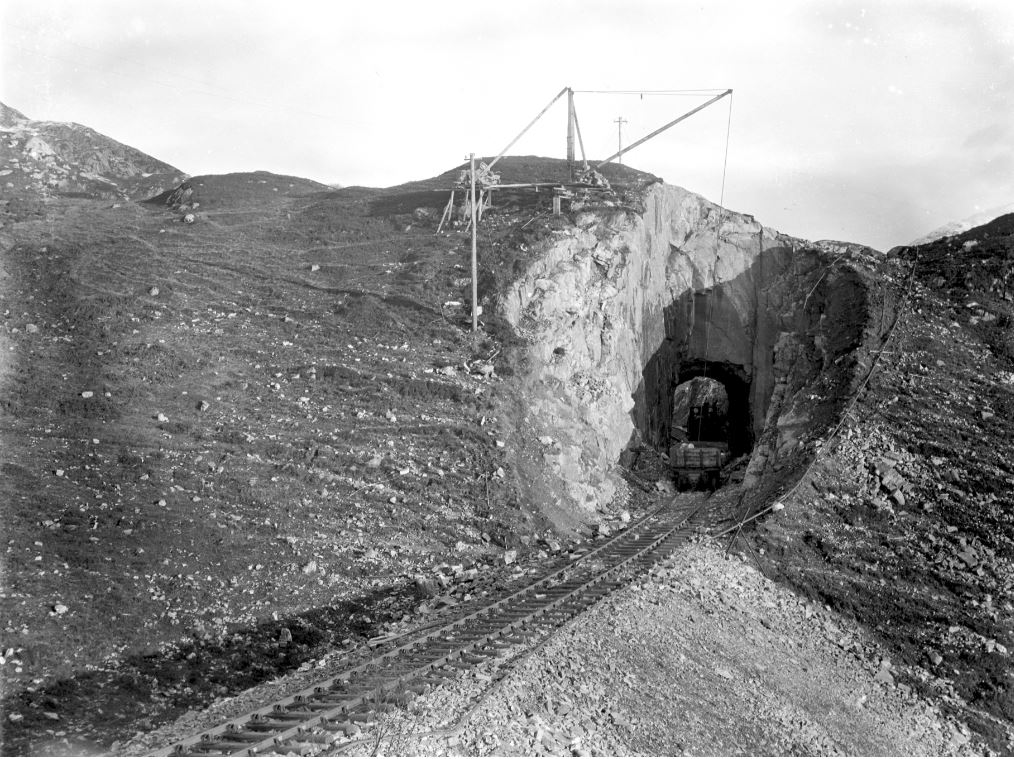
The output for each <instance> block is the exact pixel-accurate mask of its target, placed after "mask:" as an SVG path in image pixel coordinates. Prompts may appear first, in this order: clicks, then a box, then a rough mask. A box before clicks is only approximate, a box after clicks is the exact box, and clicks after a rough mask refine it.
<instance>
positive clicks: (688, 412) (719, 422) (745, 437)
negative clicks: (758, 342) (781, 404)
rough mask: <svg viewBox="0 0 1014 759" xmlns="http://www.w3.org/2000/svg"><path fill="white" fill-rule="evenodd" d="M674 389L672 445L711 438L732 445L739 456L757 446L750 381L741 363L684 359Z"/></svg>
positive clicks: (732, 448)
mask: <svg viewBox="0 0 1014 759" xmlns="http://www.w3.org/2000/svg"><path fill="white" fill-rule="evenodd" d="M675 381H676V385H675V387H674V388H673V391H672V406H671V408H672V420H671V422H670V426H669V430H670V433H669V438H670V445H672V444H676V443H683V442H691V443H692V442H696V441H711V442H721V443H725V444H727V445H728V446H729V453H730V454H731V455H732V456H733V457H734V458H735V457H737V456H742V455H743V454H745V453H749V452H750V450H751V449H752V448H753V442H754V432H753V420H752V417H751V413H750V382H749V380H748V378H747V375H746V372H745V370H744V369H743V367H741V366H736V365H734V364H727V363H724V362H716V361H684V362H683V363H682V364H681V365H680V367H679V372H678V374H677V375H676V377H675Z"/></svg>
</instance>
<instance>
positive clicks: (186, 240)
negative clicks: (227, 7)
mask: <svg viewBox="0 0 1014 759" xmlns="http://www.w3.org/2000/svg"><path fill="white" fill-rule="evenodd" d="M202 179H206V180H207V181H195V190H196V193H195V196H194V200H196V201H198V202H200V203H201V207H200V209H199V212H198V213H199V220H198V223H196V224H193V225H185V224H182V223H180V221H179V214H173V213H170V212H168V211H166V210H165V209H164V208H163V207H159V206H136V205H125V206H123V207H121V208H116V209H114V208H111V207H110V205H109V203H103V202H98V201H86V200H68V199H65V200H59V201H54V202H51V203H49V204H47V205H41V204H34V203H32V202H31V201H26V202H22V203H19V204H15V205H14V206H13V207H12V208H10V209H9V214H8V216H7V218H6V221H7V222H8V225H7V230H8V231H10V232H11V237H12V239H13V240H14V243H15V244H14V246H13V248H12V249H11V251H10V252H9V253H7V254H6V258H5V262H4V263H5V266H6V268H7V270H8V273H9V275H10V277H11V279H10V281H9V285H10V286H9V287H8V288H7V292H6V293H5V294H4V302H3V305H2V308H3V310H8V311H9V313H8V314H7V316H6V326H7V328H8V330H9V332H10V337H11V339H12V340H13V341H14V343H15V345H16V356H17V360H16V368H15V373H14V375H13V376H12V377H11V382H10V383H9V392H8V393H7V394H6V396H5V397H4V409H3V410H4V416H3V426H4V443H5V445H4V451H3V460H2V471H3V478H2V480H0V488H2V491H0V499H2V500H3V502H4V503H5V504H7V507H6V509H5V518H6V522H5V527H6V530H5V531H6V534H7V536H8V537H7V540H6V541H5V542H7V552H6V556H5V567H4V570H5V578H4V588H3V596H2V598H0V603H2V605H3V608H4V612H5V614H4V617H5V619H6V620H7V623H6V629H5V631H4V641H5V645H6V646H8V647H9V648H10V649H11V652H10V655H9V656H8V657H7V659H8V662H7V665H6V667H5V672H4V675H5V703H4V712H5V713H8V714H16V715H20V718H18V719H16V720H15V721H8V722H6V724H5V728H6V730H5V736H4V738H5V742H4V747H5V751H6V752H7V753H12V752H24V751H28V750H33V751H39V750H45V751H56V750H64V749H60V747H59V743H58V742H59V739H61V738H62V737H65V736H67V735H69V736H73V737H74V746H75V747H76V748H77V749H79V750H86V749H87V747H88V745H89V741H91V742H92V745H94V746H95V747H100V746H108V743H109V741H110V740H112V739H113V738H118V737H123V736H125V735H129V734H131V733H132V732H133V731H135V730H138V729H144V728H145V727H146V726H148V725H150V724H152V723H157V722H161V721H163V720H165V719H168V718H169V717H172V716H173V715H174V714H177V713H179V712H180V711H181V710H184V709H187V708H190V707H193V706H196V705H199V704H201V703H206V702H207V701H208V700H210V699H211V698H213V697H214V696H216V695H220V694H221V693H226V692H234V691H235V690H237V689H239V688H241V687H244V686H247V685H250V684H252V683H255V682H258V681H262V680H264V679H267V678H270V677H272V676H274V675H275V674H277V673H278V672H281V671H285V670H287V669H291V668H293V667H295V666H298V665H299V664H300V663H301V662H303V661H306V660H308V659H309V658H310V657H311V656H313V655H314V654H318V655H319V654H320V652H321V650H323V647H325V646H327V645H332V644H333V645H338V646H339V647H340V646H341V644H342V642H343V641H345V642H346V643H347V644H348V645H354V644H356V643H357V642H360V641H362V639H363V638H364V637H365V636H369V635H371V634H375V633H377V632H378V631H380V630H381V629H382V628H381V626H382V624H383V623H384V622H385V621H388V620H392V619H399V618H400V617H401V616H402V614H403V613H405V612H406V611H408V610H409V609H410V608H411V607H412V606H413V604H414V603H415V601H416V599H415V595H414V591H413V590H412V583H411V577H412V576H413V575H414V574H415V573H417V572H420V571H422V572H429V571H431V568H432V567H433V566H434V565H435V564H439V563H440V562H442V561H444V560H451V559H453V562H452V563H461V562H464V563H466V564H468V563H474V562H483V561H493V560H495V559H497V558H499V557H500V556H501V553H502V551H503V549H504V547H505V546H516V545H518V536H519V535H522V534H525V535H527V534H531V533H533V532H535V531H536V529H537V525H534V524H533V521H534V520H533V519H532V517H531V515H529V514H527V513H526V512H525V511H524V510H523V509H522V507H521V505H520V504H518V503H517V501H516V498H515V495H514V489H513V487H512V486H511V484H510V472H507V476H506V477H505V478H502V477H498V476H497V475H496V472H497V469H498V468H499V467H500V466H502V465H503V464H504V458H503V450H502V449H501V448H499V447H497V445H496V442H495V440H496V434H497V433H495V432H494V430H496V429H497V424H498V423H497V415H498V413H499V412H498V408H499V406H498V404H499V400H498V394H499V392H500V387H501V385H502V383H501V381H500V380H498V379H497V378H495V377H494V378H493V379H485V378H482V377H481V376H480V375H478V374H473V373H469V372H467V371H465V369H464V368H463V367H464V363H465V362H466V361H474V360H477V359H484V358H486V357H488V356H490V355H491V354H493V353H494V352H495V351H496V350H497V348H498V344H497V343H496V342H495V340H493V339H491V338H488V337H486V336H484V335H482V334H480V335H478V336H473V335H471V334H470V333H469V332H467V331H465V329H464V327H465V325H466V318H465V314H464V312H461V311H453V310H447V309H444V308H442V304H443V303H444V302H446V301H449V300H458V301H460V300H462V299H463V297H462V296H463V294H464V292H465V289H466V287H465V283H466V281H467V280H466V279H465V277H466V276H467V270H466V269H465V268H464V267H465V266H467V262H468V255H469V253H468V251H469V248H468V242H467V237H465V236H464V235H463V234H461V233H459V232H453V233H451V234H449V235H443V236H440V237H436V236H434V235H433V231H432V225H431V226H425V227H420V225H419V224H418V223H417V222H415V220H413V219H412V217H411V216H406V217H387V216H375V215H371V213H370V205H371V201H375V200H376V197H377V192H376V191H371V190H365V189H361V188H360V189H355V188H353V189H348V190H339V191H334V192H324V193H316V194H310V195H305V194H304V193H305V192H306V190H307V189H308V188H300V187H294V188H289V187H286V185H287V184H288V178H275V180H276V181H273V182H272V181H267V182H263V183H262V182H261V181H260V180H261V179H264V176H262V175H256V174H255V175H230V176H229V177H225V178H198V180H202ZM268 179H269V180H270V179H271V177H270V176H269V175H268ZM276 186H279V190H278V191H276V190H275V187H276ZM12 222H16V223H12ZM413 224H414V226H413ZM316 267H319V268H316ZM152 288H158V291H157V294H152V293H153V292H154V291H153V290H152ZM30 324H31V325H35V327H37V328H38V331H37V332H36V331H33V332H28V331H27V330H28V329H30V328H29V326H28V325H30ZM15 330H16V332H15ZM446 366H450V367H455V368H454V369H452V370H444V371H440V370H441V369H442V368H443V367H446ZM445 371H449V373H445ZM84 393H91V394H92V395H91V397H87V398H86V397H84V396H83V394H84ZM205 404H206V405H205ZM64 606H65V607H66V611H63V612H58V611H57V610H58V609H62V608H63V607H64ZM283 626H285V627H288V628H290V630H291V631H292V634H293V639H294V645H293V646H291V647H286V648H284V649H279V647H278V646H277V644H276V643H275V641H276V639H277V637H278V634H279V631H280V629H281V627H283ZM100 694H101V695H100ZM47 713H49V714H51V715H55V716H56V718H55V719H54V718H52V717H49V716H47ZM40 747H41V748H40Z"/></svg>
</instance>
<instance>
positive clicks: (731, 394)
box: [669, 359, 754, 456]
mask: <svg viewBox="0 0 1014 759" xmlns="http://www.w3.org/2000/svg"><path fill="white" fill-rule="evenodd" d="M698 377H702V378H707V379H710V380H714V381H716V382H719V383H721V384H722V386H723V387H724V388H725V393H726V396H727V397H728V402H729V410H728V414H727V429H728V443H729V452H730V453H731V454H732V455H733V456H741V455H743V454H744V453H749V452H750V450H751V449H752V448H753V444H754V431H753V417H752V412H751V407H750V392H751V387H750V385H751V382H750V379H751V378H750V375H749V374H748V373H747V371H746V368H745V367H743V366H740V365H738V364H733V363H729V362H726V361H707V360H704V359H685V360H683V361H681V362H680V365H679V370H678V371H677V372H676V373H675V374H674V376H673V382H672V387H671V388H670V391H669V392H670V395H672V394H674V393H675V392H676V388H677V387H679V386H680V385H683V384H684V383H687V382H689V381H691V380H693V379H695V378H698ZM670 424H671V422H670ZM691 439H692V438H691Z"/></svg>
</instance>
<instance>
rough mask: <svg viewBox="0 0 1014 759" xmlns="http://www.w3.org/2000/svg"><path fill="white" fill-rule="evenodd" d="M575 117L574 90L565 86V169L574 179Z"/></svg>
mask: <svg viewBox="0 0 1014 759" xmlns="http://www.w3.org/2000/svg"><path fill="white" fill-rule="evenodd" d="M576 119H577V117H576V114H575V112H574V90H572V89H571V88H570V87H568V88H567V170H568V171H569V172H570V179H571V181H573V179H574V123H575V121H576Z"/></svg>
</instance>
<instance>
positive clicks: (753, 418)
mask: <svg viewBox="0 0 1014 759" xmlns="http://www.w3.org/2000/svg"><path fill="white" fill-rule="evenodd" d="M824 247H827V246H824ZM834 250H836V249H835V248H834V247H831V248H829V249H828V250H825V249H823V248H822V246H819V245H814V244H810V243H807V242H805V241H803V240H799V239H796V238H792V237H789V236H787V235H783V234H781V233H779V232H776V231H775V230H772V229H769V228H766V227H763V226H762V225H761V224H759V223H758V222H757V221H755V220H754V219H753V218H752V217H751V216H748V215H745V214H739V213H733V212H730V211H727V210H724V209H721V208H719V207H718V206H716V205H714V204H712V203H710V202H708V201H707V200H705V199H704V198H702V197H700V196H697V195H694V194H693V193H690V192H688V191H686V190H683V189H681V188H678V187H673V186H668V185H663V184H661V183H658V184H655V185H652V186H651V187H650V188H648V190H647V191H646V194H645V196H644V209H643V212H641V213H632V212H629V211H619V210H616V209H606V210H604V211H599V212H592V211H586V212H578V213H577V214H576V216H575V217H574V224H573V226H571V227H570V228H568V229H565V230H563V231H562V232H559V233H557V234H556V236H555V239H553V240H552V241H550V242H548V243H546V244H545V248H544V250H542V251H540V253H541V255H539V257H538V258H537V259H536V260H535V262H534V263H533V264H531V265H530V266H529V267H528V269H527V271H526V272H525V273H524V274H523V275H522V276H521V277H520V279H518V280H517V281H516V282H515V283H514V286H513V287H512V288H510V290H509V291H508V292H505V293H503V294H502V295H501V302H500V307H501V310H502V312H503V314H504V315H505V317H506V318H507V320H508V321H509V322H510V323H511V324H512V325H513V326H514V328H515V329H516V331H517V332H518V333H519V334H520V335H521V336H522V337H523V338H525V341H526V345H527V349H526V350H527V356H526V359H527V360H526V361H525V362H523V363H524V365H525V366H526V369H525V370H524V371H523V372H522V373H520V375H519V377H518V380H517V381H518V382H519V383H520V385H521V387H520V388H519V390H520V392H521V394H522V395H523V396H524V397H525V398H526V399H527V403H528V409H527V413H525V414H523V415H522V416H523V418H519V420H518V426H519V429H518V433H519V434H520V435H522V436H527V437H528V439H529V440H530V441H531V445H529V446H521V447H520V450H522V453H521V454H519V460H518V462H517V464H518V467H519V471H521V472H522V479H523V480H525V481H526V483H530V489H531V492H530V495H531V496H532V497H533V498H535V499H536V500H542V501H543V502H544V503H545V504H546V505H547V507H548V508H549V511H550V513H552V511H553V508H554V507H553V506H551V505H550V502H554V503H558V502H560V501H563V502H564V503H565V505H566V506H567V507H568V509H569V511H570V512H571V513H572V514H578V515H580V514H585V515H587V514H588V513H590V512H591V511H593V510H594V509H596V508H599V507H603V506H605V504H607V503H608V502H609V501H610V500H611V499H612V497H613V495H614V493H615V492H616V489H617V486H618V484H619V478H618V470H617V465H616V462H617V461H618V458H619V454H620V453H621V451H622V450H623V449H624V448H625V447H626V446H628V445H640V444H647V445H652V446H655V447H657V448H658V449H659V450H665V448H666V446H667V443H668V440H669V437H670V432H671V430H670V426H671V423H672V416H673V409H672V402H673V391H674V389H675V388H676V386H677V385H679V384H680V383H682V382H686V381H688V380H690V379H692V378H694V377H699V376H707V377H709V378H712V379H716V380H718V381H720V382H722V383H723V384H724V385H725V387H726V390H727V393H728V399H729V426H730V440H729V443H730V446H731V447H732V449H733V452H734V453H745V452H748V451H751V450H752V451H753V454H752V458H751V462H750V467H749V470H748V474H747V478H748V483H747V484H751V483H754V482H756V480H757V479H758V478H760V477H762V476H763V475H764V473H765V472H767V471H773V470H777V469H781V468H783V467H785V466H787V465H789V463H790V462H791V461H792V460H793V457H794V456H798V455H799V454H802V453H803V452H804V451H805V450H807V449H811V450H812V438H814V437H816V434H814V433H813V432H812V430H810V426H811V422H812V421H813V420H814V419H815V417H820V419H819V420H818V421H821V420H823V421H827V420H824V419H823V417H825V416H827V417H828V420H829V419H830V418H831V417H833V410H834V407H835V406H836V404H838V403H840V400H841V398H842V397H843V396H844V395H845V394H847V391H848V389H849V388H850V387H851V385H852V382H853V377H854V373H855V372H854V369H855V366H856V356H855V354H854V351H855V349H856V348H857V347H858V346H859V345H860V344H861V343H862V342H863V338H864V332H865V330H866V322H867V319H866V316H867V308H868V297H867V295H868V285H867V283H866V281H865V279H864V275H862V274H861V272H860V271H858V270H857V269H855V268H854V267H851V266H848V265H837V264H835V265H832V264H833V263H835V262H834V256H833V251H834ZM839 258H840V256H839ZM824 412H831V413H830V415H829V414H827V413H824ZM825 426H826V425H825ZM550 438H551V439H552V440H553V444H552V445H546V444H545V443H544V441H545V440H547V439H550ZM540 439H541V441H540Z"/></svg>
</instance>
